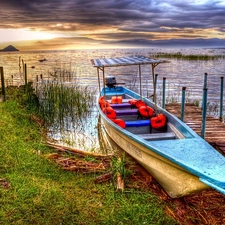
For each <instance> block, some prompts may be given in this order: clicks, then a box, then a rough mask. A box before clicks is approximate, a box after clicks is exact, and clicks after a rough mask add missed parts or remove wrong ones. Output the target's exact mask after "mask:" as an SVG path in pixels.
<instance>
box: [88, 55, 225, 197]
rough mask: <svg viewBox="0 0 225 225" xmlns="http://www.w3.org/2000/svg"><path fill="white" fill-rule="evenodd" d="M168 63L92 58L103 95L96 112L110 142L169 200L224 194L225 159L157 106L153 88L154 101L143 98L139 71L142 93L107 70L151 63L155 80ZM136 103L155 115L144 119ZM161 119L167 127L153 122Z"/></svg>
mask: <svg viewBox="0 0 225 225" xmlns="http://www.w3.org/2000/svg"><path fill="white" fill-rule="evenodd" d="M164 62H165V61H161V60H154V59H149V58H145V57H123V58H114V59H94V60H92V64H93V66H94V67H96V68H97V72H98V79H99V89H100V94H99V96H98V104H97V108H98V110H99V113H100V116H101V122H102V125H103V126H104V129H105V131H106V132H107V134H108V135H109V136H110V138H112V140H114V141H115V142H116V143H117V145H119V146H120V147H121V148H122V149H123V150H125V151H126V152H127V153H128V154H130V155H131V156H132V157H133V158H135V159H136V160H137V161H138V162H139V163H140V164H141V165H142V166H143V167H144V168H146V169H147V171H148V172H149V173H150V174H151V175H152V176H153V177H154V178H155V179H156V180H157V181H158V182H159V184H160V185H161V186H162V187H163V188H164V190H165V191H166V192H167V193H168V195H169V196H170V197H172V198H178V197H182V196H186V195H190V194H193V193H196V192H199V191H201V190H204V189H208V188H214V189H216V190H217V191H219V192H221V193H223V194H225V157H224V156H222V155H221V154H220V153H219V152H218V151H216V150H215V149H214V148H213V147H212V146H211V145H209V144H208V143H207V142H206V141H205V140H204V139H202V138H201V137H200V136H199V135H197V134H196V133H195V132H194V131H193V130H192V129H191V128H189V127H188V126H187V125H186V124H185V123H183V122H182V121H181V120H179V119H178V118H177V117H175V116H174V115H172V114H171V113H169V112H168V111H166V110H165V109H163V108H161V107H159V106H157V105H156V103H155V102H154V101H155V94H156V91H155V88H154V98H153V99H154V101H151V100H149V99H146V98H144V97H143V96H142V93H141V74H140V73H139V75H140V93H139V94H138V93H135V92H133V91H131V90H129V89H128V88H126V87H124V85H120V84H118V83H117V82H116V80H115V77H107V76H105V69H106V68H107V67H113V66H128V65H137V66H138V67H139V71H141V70H140V66H141V65H143V64H150V65H151V66H152V77H153V82H155V75H154V68H155V67H156V66H157V65H158V64H160V63H164ZM100 71H102V74H103V79H102V81H103V87H101V82H100V80H101V79H100V76H99V72H100ZM107 79H108V80H107ZM154 86H155V85H154ZM137 100H139V101H137ZM135 102H136V103H137V102H139V103H140V102H142V103H144V104H145V106H146V107H147V106H148V107H150V108H151V109H153V110H154V115H151V118H144V117H143V116H142V115H141V113H140V106H138V104H136V103H135ZM107 107H108V108H107ZM115 115H116V117H115ZM158 115H164V116H165V117H166V123H165V121H164V124H163V123H162V124H160V125H161V127H160V126H159V127H157V126H155V125H157V124H156V121H154V119H156V118H158ZM109 117H111V118H109ZM114 117H115V118H114ZM161 119H162V118H161ZM157 122H160V119H158V121H157ZM161 122H162V121H161ZM153 124H154V126H153Z"/></svg>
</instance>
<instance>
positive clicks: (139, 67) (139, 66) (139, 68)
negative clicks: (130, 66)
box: [138, 64, 142, 100]
mask: <svg viewBox="0 0 225 225" xmlns="http://www.w3.org/2000/svg"><path fill="white" fill-rule="evenodd" d="M138 71H139V81H140V96H141V100H142V82H141V65H140V64H139V65H138Z"/></svg>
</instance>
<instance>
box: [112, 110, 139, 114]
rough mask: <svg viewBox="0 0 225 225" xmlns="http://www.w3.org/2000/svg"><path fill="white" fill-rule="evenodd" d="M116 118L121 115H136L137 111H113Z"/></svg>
mask: <svg viewBox="0 0 225 225" xmlns="http://www.w3.org/2000/svg"><path fill="white" fill-rule="evenodd" d="M115 111H116V115H117V116H123V115H138V109H124V110H115Z"/></svg>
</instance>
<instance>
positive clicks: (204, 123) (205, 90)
mask: <svg viewBox="0 0 225 225" xmlns="http://www.w3.org/2000/svg"><path fill="white" fill-rule="evenodd" d="M206 112H207V88H204V89H203V101H202V138H203V139H205V126H206Z"/></svg>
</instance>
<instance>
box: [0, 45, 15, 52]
mask: <svg viewBox="0 0 225 225" xmlns="http://www.w3.org/2000/svg"><path fill="white" fill-rule="evenodd" d="M13 51H19V50H18V49H17V48H15V47H14V46H12V45H9V46H7V47H5V48H3V49H0V52H13Z"/></svg>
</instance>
